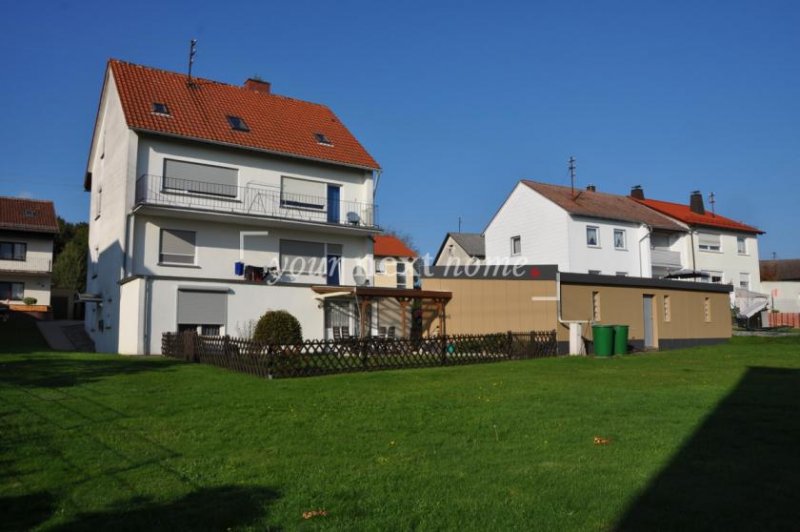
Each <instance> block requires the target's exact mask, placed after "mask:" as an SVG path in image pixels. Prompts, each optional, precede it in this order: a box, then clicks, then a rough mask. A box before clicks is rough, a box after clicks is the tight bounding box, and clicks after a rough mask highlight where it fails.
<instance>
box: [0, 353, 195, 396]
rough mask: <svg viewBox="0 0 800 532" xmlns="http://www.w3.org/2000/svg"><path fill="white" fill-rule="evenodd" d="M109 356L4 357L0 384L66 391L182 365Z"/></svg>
mask: <svg viewBox="0 0 800 532" xmlns="http://www.w3.org/2000/svg"><path fill="white" fill-rule="evenodd" d="M103 356H106V357H107V359H105V360H104V359H102V358H93V359H89V360H87V359H75V358H71V357H67V356H64V357H61V356H60V355H59V354H52V355H51V354H48V355H47V356H42V358H38V357H36V356H35V355H34V356H31V357H27V358H25V359H23V360H12V361H10V362H4V361H3V360H2V357H0V383H4V384H11V385H15V386H24V387H34V388H66V387H70V386H78V385H81V384H86V383H90V382H95V381H98V380H101V379H104V378H107V377H114V376H118V375H131V374H135V373H144V372H148V371H164V370H172V369H173V366H175V365H179V364H181V362H179V361H174V360H169V359H164V358H161V357H157V358H156V357H154V358H152V359H149V360H143V359H142V357H136V358H134V357H131V358H125V357H119V356H115V355H98V357H103Z"/></svg>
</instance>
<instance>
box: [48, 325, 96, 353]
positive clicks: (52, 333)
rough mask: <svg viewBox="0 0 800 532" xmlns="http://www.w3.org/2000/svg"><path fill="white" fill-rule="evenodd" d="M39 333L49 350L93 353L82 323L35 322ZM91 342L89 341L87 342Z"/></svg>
mask: <svg viewBox="0 0 800 532" xmlns="http://www.w3.org/2000/svg"><path fill="white" fill-rule="evenodd" d="M36 325H37V327H39V332H41V333H42V336H44V339H45V341H46V342H47V345H49V346H50V349H55V350H56V351H94V349H93V347H92V345H91V343H87V342H86V340H87V338H85V337H86V333H85V332H84V331H83V322H82V321H74V320H53V321H42V320H40V321H37V322H36ZM89 342H91V341H89Z"/></svg>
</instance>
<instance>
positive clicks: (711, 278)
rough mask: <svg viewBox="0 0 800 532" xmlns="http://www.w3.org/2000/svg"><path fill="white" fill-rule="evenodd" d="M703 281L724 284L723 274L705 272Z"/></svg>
mask: <svg viewBox="0 0 800 532" xmlns="http://www.w3.org/2000/svg"><path fill="white" fill-rule="evenodd" d="M703 280H704V281H705V282H707V283H722V282H723V277H722V272H703Z"/></svg>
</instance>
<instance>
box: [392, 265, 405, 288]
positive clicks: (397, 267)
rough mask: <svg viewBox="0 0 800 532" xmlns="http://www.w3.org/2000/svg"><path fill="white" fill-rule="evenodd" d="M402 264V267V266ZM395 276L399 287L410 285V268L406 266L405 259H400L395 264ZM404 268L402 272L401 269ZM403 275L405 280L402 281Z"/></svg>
mask: <svg viewBox="0 0 800 532" xmlns="http://www.w3.org/2000/svg"><path fill="white" fill-rule="evenodd" d="M401 266H402V267H401ZM394 268H395V270H394V271H395V277H396V279H397V288H406V287H407V286H408V269H407V268H406V263H405V261H403V260H401V259H398V260H397V261H396V262H395V265H394ZM400 270H402V272H401V271H400ZM401 275H402V279H403V282H400V276H401Z"/></svg>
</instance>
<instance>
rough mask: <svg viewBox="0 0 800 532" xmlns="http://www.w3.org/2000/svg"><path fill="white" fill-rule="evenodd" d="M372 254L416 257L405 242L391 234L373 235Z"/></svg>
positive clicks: (377, 255)
mask: <svg viewBox="0 0 800 532" xmlns="http://www.w3.org/2000/svg"><path fill="white" fill-rule="evenodd" d="M372 254H373V255H375V256H376V257H416V256H417V254H416V253H414V251H413V250H412V249H411V248H409V247H408V246H407V245H406V244H405V242H403V241H402V240H400V239H399V238H397V237H396V236H392V235H378V236H376V237H375V248H374V249H373V251H372Z"/></svg>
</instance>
